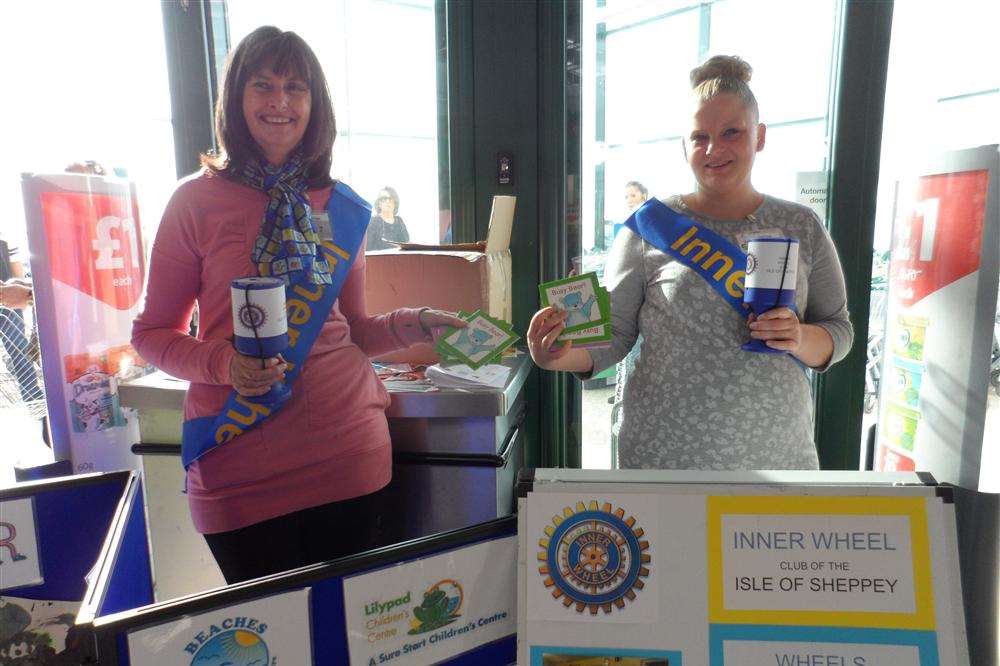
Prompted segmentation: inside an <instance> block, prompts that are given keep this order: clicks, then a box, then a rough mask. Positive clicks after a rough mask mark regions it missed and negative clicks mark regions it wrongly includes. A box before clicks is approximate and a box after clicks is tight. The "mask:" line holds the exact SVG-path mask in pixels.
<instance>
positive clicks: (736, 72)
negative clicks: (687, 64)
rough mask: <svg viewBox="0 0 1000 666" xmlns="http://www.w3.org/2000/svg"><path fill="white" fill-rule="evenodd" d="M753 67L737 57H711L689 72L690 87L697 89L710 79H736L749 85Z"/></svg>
mask: <svg viewBox="0 0 1000 666" xmlns="http://www.w3.org/2000/svg"><path fill="white" fill-rule="evenodd" d="M752 75H753V67H751V66H750V64H749V63H748V62H747V61H746V60H744V59H743V58H741V57H739V56H724V55H717V56H712V57H711V58H709V59H708V60H706V61H705V62H704V63H702V64H701V65H699V66H698V67H695V68H694V69H692V70H691V87H692V88H697V87H698V86H699V85H701V84H702V83H704V82H705V81H710V80H712V79H736V80H739V81H742V82H743V83H750V77H751V76H752Z"/></svg>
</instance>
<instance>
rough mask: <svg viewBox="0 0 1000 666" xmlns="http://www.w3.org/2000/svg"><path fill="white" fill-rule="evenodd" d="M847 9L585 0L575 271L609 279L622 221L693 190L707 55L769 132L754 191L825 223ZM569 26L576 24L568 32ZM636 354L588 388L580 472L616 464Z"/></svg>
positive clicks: (787, 2) (827, 4)
mask: <svg viewBox="0 0 1000 666" xmlns="http://www.w3.org/2000/svg"><path fill="white" fill-rule="evenodd" d="M839 7H840V3H839V2H837V1H836V0H822V1H818V2H809V3H801V2H796V1H794V0H777V1H774V2H767V3H761V2H754V1H753V0H716V1H709V2H683V1H677V0H663V1H661V2H638V1H635V0H583V2H582V20H581V21H580V22H579V24H578V25H579V26H580V27H579V28H578V29H579V30H581V31H582V34H581V35H579V36H578V37H579V38H578V39H576V40H574V39H573V38H572V37H571V38H570V39H569V40H568V41H569V43H570V44H578V45H579V63H580V66H579V72H578V73H577V75H578V76H579V80H580V82H581V85H580V95H581V107H582V112H581V114H580V116H581V117H580V133H581V138H580V143H581V150H582V164H581V169H580V181H581V187H580V188H579V191H580V193H581V198H580V212H579V215H580V245H579V246H578V247H577V248H576V251H575V252H574V256H573V257H572V259H573V265H574V266H575V267H578V269H580V270H583V271H590V270H593V271H596V272H597V273H598V275H602V274H603V269H604V263H605V258H606V256H607V252H608V250H609V248H610V247H611V244H612V242H613V240H614V235H615V231H616V227H617V225H620V224H621V223H622V222H624V220H625V219H626V218H627V217H628V215H629V213H630V207H631V206H633V205H635V204H636V202H637V201H638V202H641V200H642V199H643V198H644V197H646V196H649V197H657V198H665V197H667V196H670V195H673V194H682V193H685V192H690V191H691V190H692V188H693V185H694V180H693V177H692V175H691V172H690V170H689V168H688V166H687V163H686V161H685V159H684V156H683V152H682V145H681V141H682V137H683V136H684V134H685V133H686V132H687V129H688V126H687V123H688V118H689V113H690V104H689V97H688V95H689V89H690V86H689V84H688V75H689V73H690V71H691V69H693V68H694V67H695V66H697V65H698V64H700V63H701V62H703V61H704V60H705V59H707V57H709V56H711V55H717V54H725V55H739V56H740V57H742V58H743V59H744V60H746V61H747V62H749V63H750V65H751V66H752V67H753V68H754V75H753V79H752V81H751V84H750V85H751V87H752V89H753V90H754V92H755V94H756V96H757V99H758V102H759V106H760V113H761V122H763V123H765V124H766V125H767V128H768V129H767V145H766V148H765V149H764V151H763V152H762V153H760V155H758V157H757V162H756V166H755V169H754V185H755V186H756V188H757V189H758V190H760V191H762V192H765V193H767V194H770V195H773V196H776V197H780V198H783V199H789V200H792V201H798V202H800V203H805V204H807V205H810V206H812V207H813V208H814V209H815V210H816V211H817V213H818V214H819V215H820V217H821V219H825V215H826V188H827V171H828V168H829V154H830V140H829V137H830V131H831V123H830V113H829V108H830V94H831V90H832V83H833V82H834V81H835V71H834V70H835V66H836V62H835V60H834V54H835V53H836V46H837V43H838V39H839V25H840V16H839ZM571 30H572V27H571ZM636 362H640V363H641V348H638V349H636V350H633V352H632V353H630V354H629V355H628V356H627V357H626V358H625V359H623V362H622V363H620V364H619V365H618V366H617V367H613V368H610V369H608V370H607V371H605V372H602V373H600V374H599V375H597V376H596V377H594V378H593V379H591V380H588V381H587V382H585V383H584V386H583V392H582V393H583V397H582V405H581V409H580V412H581V414H582V428H581V432H582V442H583V459H582V462H583V467H587V468H608V467H612V466H614V465H615V452H616V438H617V431H618V426H619V425H620V409H619V405H620V401H621V395H622V388H623V385H624V383H625V382H626V381H627V377H628V371H629V369H630V368H631V367H633V366H634V364H635V363H636Z"/></svg>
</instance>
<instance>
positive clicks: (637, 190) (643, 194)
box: [625, 180, 649, 215]
mask: <svg viewBox="0 0 1000 666" xmlns="http://www.w3.org/2000/svg"><path fill="white" fill-rule="evenodd" d="M648 198H649V190H647V189H646V186H645V185H643V184H642V183H640V182H639V181H637V180H630V181H629V182H627V183H626V184H625V208H627V209H628V212H629V214H630V215H631V214H632V212H633V211H635V209H636V208H638V207H639V206H641V205H642V204H643V203H645V201H646V199H648Z"/></svg>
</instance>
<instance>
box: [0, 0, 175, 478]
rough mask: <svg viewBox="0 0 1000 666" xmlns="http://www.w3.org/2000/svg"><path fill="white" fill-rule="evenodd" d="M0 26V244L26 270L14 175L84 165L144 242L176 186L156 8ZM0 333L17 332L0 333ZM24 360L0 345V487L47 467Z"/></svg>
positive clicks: (36, 14)
mask: <svg viewBox="0 0 1000 666" xmlns="http://www.w3.org/2000/svg"><path fill="white" fill-rule="evenodd" d="M4 24H5V25H6V26H8V30H7V31H6V33H7V34H5V36H4V39H3V45H2V46H0V50H2V53H3V62H4V63H5V64H6V65H7V67H6V70H7V71H6V73H5V76H4V78H5V83H4V90H5V94H4V103H3V104H2V105H0V124H2V126H3V128H4V130H3V150H2V151H0V208H2V210H3V211H4V214H3V218H2V221H0V238H2V240H4V241H5V242H6V243H7V245H8V246H9V247H11V248H16V249H17V252H16V253H15V254H14V255H13V257H12V259H13V260H14V262H16V263H20V264H21V266H22V267H23V269H24V270H25V271H26V272H28V273H30V271H31V262H32V259H33V258H32V257H29V256H28V243H27V231H26V224H25V215H24V206H23V198H22V192H21V174H22V173H24V172H35V173H52V172H59V171H62V170H63V169H64V168H65V167H66V166H67V165H69V164H70V163H73V162H84V161H87V160H93V161H96V162H98V163H100V164H101V165H103V166H104V167H105V168H106V169H107V170H108V171H112V170H113V171H116V172H117V173H118V174H120V175H127V177H128V178H129V179H131V180H133V181H134V182H135V183H136V190H137V196H138V206H139V210H140V221H141V224H142V227H143V237H144V238H145V239H147V246H148V244H149V241H148V239H151V238H152V237H153V235H154V234H155V228H156V225H157V223H158V221H159V218H160V215H161V213H162V211H163V208H164V206H165V204H166V201H167V199H168V198H169V196H170V193H171V192H172V191H173V188H174V185H175V183H176V171H175V164H174V137H173V128H172V125H171V112H170V99H169V92H170V91H169V85H168V82H167V65H166V55H165V50H164V42H163V19H162V10H161V8H160V4H159V3H156V2H131V1H129V0H107V1H105V2H100V3H74V2H61V3H57V4H56V5H53V4H51V3H31V2H21V3H13V4H10V5H9V6H5V7H4ZM83 27H85V28H83ZM147 249H148V247H147ZM35 259H37V258H35ZM8 312H9V311H8ZM23 319H24V328H23V329H22V330H23V339H24V340H26V341H28V342H29V343H30V344H35V342H34V341H35V338H34V337H33V336H32V327H33V313H32V311H31V309H30V308H28V309H26V310H25V311H24V312H23ZM5 321H8V322H9V320H5ZM20 326H21V325H20V323H19V324H18V328H20ZM2 334H3V335H5V336H8V342H10V341H11V340H10V336H12V335H14V336H16V334H15V333H12V332H11V329H10V328H9V327H7V326H5V327H4V330H3V332H2ZM23 364H24V358H23V357H22V358H21V360H20V361H19V362H18V361H14V360H12V356H11V353H10V351H9V350H8V349H7V347H6V346H4V347H3V348H0V431H2V432H3V433H4V442H5V445H4V446H2V447H0V483H3V482H5V481H9V480H12V478H13V468H14V466H15V465H17V466H24V467H27V466H33V465H37V464H42V463H45V462H50V461H51V460H52V454H51V452H50V450H49V449H48V448H47V447H46V446H45V444H44V443H43V440H42V434H41V433H42V428H41V424H40V422H39V419H40V417H41V416H42V415H43V414H44V413H45V408H44V400H43V399H42V400H41V401H37V400H36V399H27V398H26V396H28V397H29V398H30V397H31V396H34V398H38V397H39V396H42V395H44V394H43V393H41V390H42V389H41V388H40V387H36V388H35V389H32V390H29V391H22V390H20V389H22V388H24V386H23V385H22V384H23V382H19V378H20V379H24V378H25V377H28V376H29V375H30V376H35V375H34V374H33V372H32V373H26V372H25V367H24V365H23ZM37 376H38V377H40V375H37ZM29 403H30V404H29Z"/></svg>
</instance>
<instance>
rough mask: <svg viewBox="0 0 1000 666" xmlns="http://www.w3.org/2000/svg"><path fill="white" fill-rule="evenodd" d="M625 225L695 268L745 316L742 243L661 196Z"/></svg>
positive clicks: (644, 206)
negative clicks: (732, 240) (687, 213)
mask: <svg viewBox="0 0 1000 666" xmlns="http://www.w3.org/2000/svg"><path fill="white" fill-rule="evenodd" d="M625 226H626V227H628V228H629V229H631V230H632V232H633V233H636V234H638V235H639V236H641V237H642V238H643V239H644V240H645V241H646V242H647V243H649V244H650V245H652V246H653V247H655V248H656V249H658V250H660V251H662V252H665V253H666V254H669V255H670V256H671V257H673V258H674V259H676V260H677V261H679V262H680V263H682V264H684V265H685V266H687V267H688V268H690V269H691V270H693V271H694V272H696V273H697V274H698V275H700V276H701V277H702V278H704V280H705V282H707V283H708V284H709V286H710V287H712V289H714V290H715V292H716V293H717V294H719V296H721V297H722V300H724V301H726V303H728V304H729V305H730V307H732V308H733V309H734V310H736V312H738V313H739V314H740V316H746V314H747V309H746V306H744V305H743V279H744V278H745V277H746V270H745V269H746V265H747V255H746V253H744V252H743V251H742V250H740V248H739V247H737V246H736V245H733V244H732V243H730V242H729V241H728V240H726V239H725V238H723V237H722V236H720V235H718V234H717V233H715V232H714V231H711V230H710V229H706V228H705V227H702V226H699V225H698V224H697V223H696V222H695V221H694V220H692V219H691V218H689V217H685V216H683V215H681V214H680V213H678V212H676V211H674V210H672V209H671V208H669V207H668V206H667V205H665V204H664V203H663V202H661V201H659V200H658V199H649V200H647V201H646V203H644V204H643V205H642V206H641V207H640V208H639V209H638V210H636V211H635V212H634V213H632V216H631V217H629V218H628V219H627V220H625Z"/></svg>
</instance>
